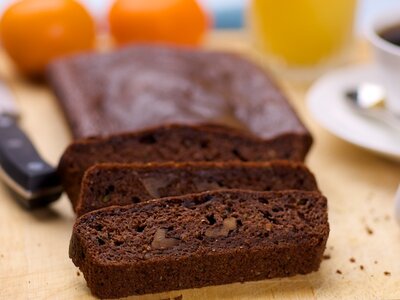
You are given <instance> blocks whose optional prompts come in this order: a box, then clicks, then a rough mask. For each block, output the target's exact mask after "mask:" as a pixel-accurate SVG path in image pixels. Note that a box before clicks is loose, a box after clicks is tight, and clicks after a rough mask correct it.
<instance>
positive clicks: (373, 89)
mask: <svg viewBox="0 0 400 300" xmlns="http://www.w3.org/2000/svg"><path fill="white" fill-rule="evenodd" d="M346 97H347V99H348V100H349V103H350V104H351V106H352V107H353V108H354V109H355V110H356V111H357V112H358V113H360V114H363V115H365V116H367V117H370V118H373V119H375V120H378V121H380V122H382V123H385V124H386V125H389V126H390V127H392V128H393V129H396V130H398V131H399V132H400V118H399V117H396V116H395V115H393V114H392V113H391V112H390V111H388V110H387V109H385V99H386V91H385V89H384V88H383V87H382V86H380V85H378V84H374V83H368V82H366V83H362V84H360V85H359V86H357V87H356V88H354V89H351V90H348V91H347V92H346Z"/></svg>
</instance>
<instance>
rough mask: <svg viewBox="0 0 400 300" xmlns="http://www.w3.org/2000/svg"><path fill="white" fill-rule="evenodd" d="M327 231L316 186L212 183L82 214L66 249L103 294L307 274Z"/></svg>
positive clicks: (97, 292)
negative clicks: (250, 187) (196, 190)
mask: <svg viewBox="0 0 400 300" xmlns="http://www.w3.org/2000/svg"><path fill="white" fill-rule="evenodd" d="M328 234H329V225H328V219H327V202H326V199H325V198H324V197H323V196H322V195H321V194H320V193H319V192H307V191H282V192H251V191H244V190H223V191H212V192H205V193H201V194H191V195H185V196H180V197H172V198H164V199H158V200H152V201H148V202H142V203H138V204H133V205H130V206H112V207H108V208H103V209H100V210H96V211H92V212H90V213H87V214H85V215H83V216H82V217H80V218H79V219H78V220H77V221H76V223H75V225H74V229H73V233H72V238H71V243H70V252H69V255H70V257H71V258H72V260H73V262H74V264H75V265H76V266H78V267H79V268H80V270H81V271H82V272H83V274H84V276H85V279H86V281H87V284H88V286H89V288H90V290H91V291H92V293H93V294H94V295H96V296H98V297H100V298H118V297H125V296H129V295H136V294H147V293H158V292H162V291H168V290H178V289H187V288H197V287H203V286H209V285H219V284H227V283H232V282H244V281H253V280H262V279H267V278H274V277H286V276H293V275H296V274H307V273H309V272H312V271H316V270H318V268H319V265H320V262H321V258H322V254H323V252H324V249H325V244H326V241H327V238H328Z"/></svg>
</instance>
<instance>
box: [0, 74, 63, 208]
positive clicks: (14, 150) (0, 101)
mask: <svg viewBox="0 0 400 300" xmlns="http://www.w3.org/2000/svg"><path fill="white" fill-rule="evenodd" d="M14 100H15V99H14V95H13V93H12V91H11V90H10V89H9V87H8V86H7V84H6V83H4V82H3V81H2V80H0V178H1V179H2V180H3V182H4V183H5V184H6V185H7V187H8V188H9V189H10V190H11V192H12V193H13V194H14V195H15V196H16V197H15V198H16V199H17V200H18V201H19V202H20V203H21V204H22V205H23V206H24V207H26V208H28V209H33V208H38V207H43V206H46V205H48V204H49V203H51V202H53V201H55V200H57V199H58V198H59V197H60V195H61V193H62V187H61V184H60V180H59V177H58V175H57V170H56V169H55V168H54V167H52V166H51V165H50V164H48V163H47V162H46V161H45V160H44V159H43V158H42V157H41V156H40V155H39V153H38V152H37V150H36V149H35V147H34V146H33V144H32V142H31V141H30V140H29V138H28V137H27V135H26V134H25V133H24V132H23V131H22V130H21V129H20V128H19V126H18V123H17V121H18V117H19V111H18V107H17V106H16V104H15V101H14Z"/></svg>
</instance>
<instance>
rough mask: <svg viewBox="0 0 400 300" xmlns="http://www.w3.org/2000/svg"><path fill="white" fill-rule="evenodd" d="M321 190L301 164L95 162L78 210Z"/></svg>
mask: <svg viewBox="0 0 400 300" xmlns="http://www.w3.org/2000/svg"><path fill="white" fill-rule="evenodd" d="M223 188H226V189H246V190H255V191H276V190H285V189H287V190H308V191H313V190H318V187H317V183H316V180H315V177H314V175H313V174H312V173H311V172H310V171H309V170H308V169H307V167H306V166H305V165H304V164H302V163H300V162H290V161H272V162H258V163H254V162H189V163H171V162H170V163H149V164H137V163H136V164H116V163H110V164H97V165H95V166H93V167H91V168H90V169H89V170H88V171H86V173H85V176H84V179H83V181H82V186H81V194H80V197H79V201H78V202H77V207H76V212H77V214H78V216H79V215H83V214H84V213H87V212H89V211H92V210H96V209H99V208H103V207H107V206H112V205H129V204H133V203H139V202H143V201H148V200H150V199H155V198H162V197H169V196H180V195H185V194H192V193H199V192H205V191H210V190H217V189H223Z"/></svg>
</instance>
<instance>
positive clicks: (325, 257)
mask: <svg viewBox="0 0 400 300" xmlns="http://www.w3.org/2000/svg"><path fill="white" fill-rule="evenodd" d="M322 258H323V259H325V260H327V259H331V256H330V255H329V254H325V255H324V256H322Z"/></svg>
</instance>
